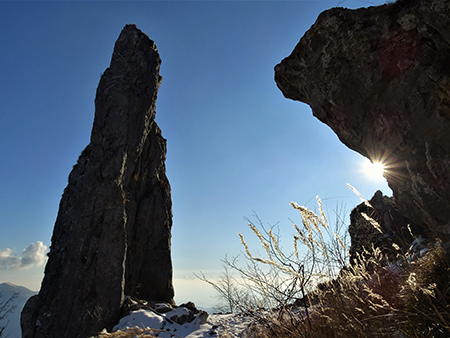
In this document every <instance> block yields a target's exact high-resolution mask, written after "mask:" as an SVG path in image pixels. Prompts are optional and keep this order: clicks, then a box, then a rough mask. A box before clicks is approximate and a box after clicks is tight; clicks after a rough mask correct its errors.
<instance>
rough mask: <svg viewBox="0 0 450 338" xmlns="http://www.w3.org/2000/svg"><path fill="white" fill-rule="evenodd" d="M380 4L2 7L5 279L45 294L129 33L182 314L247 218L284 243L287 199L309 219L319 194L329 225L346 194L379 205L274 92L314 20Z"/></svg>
mask: <svg viewBox="0 0 450 338" xmlns="http://www.w3.org/2000/svg"><path fill="white" fill-rule="evenodd" d="M381 3H383V1H379V0H377V1H371V2H369V1H339V0H335V1H317V0H316V1H261V2H260V1H247V2H239V1H229V2H219V1H209V2H208V1H203V2H190V1H181V2H175V1H164V2H156V1H149V2H143V1H142V2H131V1H127V2H120V1H116V2H89V1H86V2H69V1H67V2H66V1H64V2H40V1H34V2H21V1H19V2H13V1H11V2H9V1H0V31H1V32H2V34H1V35H0V45H1V46H2V53H1V54H0V74H1V77H0V102H1V104H0V116H1V123H0V158H1V161H0V177H1V179H0V191H1V194H0V213H1V215H2V217H1V219H0V227H1V232H2V236H0V282H2V281H9V282H13V283H15V284H20V285H24V286H26V287H29V288H31V289H33V290H37V289H38V288H39V286H40V281H41V279H42V276H43V266H42V265H41V263H42V260H39V259H40V258H41V257H40V256H39V255H41V254H42V253H43V252H44V251H43V250H44V246H47V247H49V246H50V238H51V234H52V229H53V225H54V222H55V219H56V214H57V211H58V205H59V200H60V198H61V194H62V192H63V189H64V187H65V186H66V184H67V177H68V174H69V172H70V171H71V169H72V166H73V165H74V164H75V163H76V161H77V158H78V156H79V154H80V153H81V151H82V150H83V149H84V147H85V146H86V145H87V144H88V143H89V136H90V131H91V127H92V123H93V118H94V97H95V90H96V87H97V84H98V81H99V79H100V75H101V74H102V73H103V71H104V70H105V69H106V68H107V67H108V65H109V62H110V58H111V54H112V50H113V46H114V42H115V40H116V39H117V37H118V35H119V33H120V31H121V29H122V28H123V26H124V25H125V24H127V23H135V24H136V25H137V26H138V28H140V29H141V30H142V31H144V32H145V33H146V34H147V35H148V36H149V37H150V38H151V39H152V40H154V41H155V43H156V45H157V47H158V50H159V53H160V55H161V58H162V66H161V75H162V77H163V82H162V84H161V87H160V90H159V94H158V101H157V115H156V119H157V122H158V124H159V126H160V127H161V129H162V133H163V136H164V137H165V138H166V139H167V140H168V141H167V142H168V154H167V162H166V168H167V176H168V178H169V180H170V183H171V186H172V199H173V214H174V218H173V221H174V223H173V231H172V235H173V240H172V250H173V263H174V272H175V277H176V283H175V286H176V290H175V291H176V293H177V296H176V297H177V298H176V300H177V302H181V301H186V300H188V299H187V298H191V300H193V301H194V302H196V299H195V297H203V299H201V300H197V302H198V303H200V304H203V305H210V304H209V303H210V302H213V301H212V300H210V299H209V298H207V297H206V296H205V292H204V291H201V290H202V289H203V290H204V288H207V286H206V285H203V284H202V283H201V282H199V281H192V280H191V278H192V277H193V272H195V273H198V272H200V271H203V272H204V273H205V274H206V275H207V276H208V275H210V276H214V275H215V274H219V273H220V272H221V262H220V260H221V259H222V258H223V257H224V256H225V255H226V254H228V255H229V256H235V255H238V254H239V253H240V252H241V250H242V248H241V246H240V243H239V237H238V232H242V233H243V234H244V235H246V236H247V237H248V236H250V233H249V231H248V230H247V228H246V220H245V217H248V218H252V217H253V216H252V215H253V213H254V212H255V213H257V214H258V216H259V217H260V218H261V219H262V220H263V221H264V222H266V223H267V224H275V223H277V222H279V226H280V227H281V234H282V240H283V239H285V240H286V243H287V244H286V246H288V245H289V243H290V242H291V238H290V235H291V234H292V230H291V229H292V225H291V222H290V221H289V218H291V219H293V220H294V221H295V220H299V216H298V215H297V213H296V212H295V210H293V209H292V208H291V207H290V206H289V202H290V201H296V202H297V203H299V204H303V205H305V204H306V205H307V206H309V207H311V208H314V207H315V196H316V195H319V196H320V197H321V198H322V199H323V200H324V205H325V208H326V209H327V212H328V213H330V214H333V211H334V209H335V207H336V205H337V204H345V205H346V208H347V209H348V212H349V211H350V210H351V208H353V207H354V206H356V205H357V204H358V203H359V199H358V197H357V196H355V195H354V194H353V193H352V192H351V191H350V190H349V189H348V188H347V186H346V183H351V184H352V185H353V186H355V187H356V188H357V189H358V190H359V191H360V192H361V193H362V194H363V195H364V196H365V197H367V198H370V197H371V196H372V195H373V193H374V192H375V191H376V190H377V189H380V190H382V191H383V192H384V193H385V194H387V195H390V194H391V191H390V189H389V188H388V187H387V185H386V183H385V181H384V180H374V179H372V178H370V177H368V176H367V175H366V174H365V172H364V171H363V170H362V168H363V162H364V159H363V157H362V156H360V155H359V154H357V153H355V152H353V151H351V150H349V149H347V148H346V147H345V146H344V145H342V144H341V143H340V141H339V140H338V138H337V137H336V135H335V134H334V133H333V132H332V130H331V129H330V128H328V127H327V126H326V125H324V124H322V123H321V122H320V121H319V120H317V119H316V118H314V117H313V116H312V112H311V110H310V108H309V107H308V106H307V105H305V104H302V103H299V102H293V101H291V100H287V99H285V98H284V97H283V95H282V94H281V92H280V91H279V90H278V88H277V87H276V84H275V82H274V80H273V75H274V74H273V67H274V66H275V65H276V64H277V63H279V62H280V61H281V60H282V59H283V58H284V57H286V56H288V55H289V54H290V53H291V51H292V50H293V48H294V47H295V45H296V44H297V42H298V41H299V39H300V38H301V37H302V36H303V34H304V33H305V31H306V30H307V29H309V27H310V26H311V25H312V24H313V23H314V21H315V20H316V18H317V16H318V15H319V13H320V12H322V11H323V10H325V9H328V8H331V7H335V6H338V5H339V6H345V7H349V8H356V7H361V6H369V5H376V4H381ZM39 241H40V242H42V243H39ZM25 249H27V250H28V251H26V252H25V253H23V252H22V251H23V250H25ZM33 253H35V254H36V257H35V260H33V259H32V258H33V257H32V255H33ZM38 256H39V257H38ZM30 257H31V258H30ZM199 290H200V291H199ZM191 295H192V297H191ZM208 297H209V294H208Z"/></svg>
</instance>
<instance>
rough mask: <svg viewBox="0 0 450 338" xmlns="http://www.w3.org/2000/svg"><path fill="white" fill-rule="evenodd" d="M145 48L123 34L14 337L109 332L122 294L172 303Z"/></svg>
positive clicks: (127, 30)
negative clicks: (40, 275) (37, 283)
mask: <svg viewBox="0 0 450 338" xmlns="http://www.w3.org/2000/svg"><path fill="white" fill-rule="evenodd" d="M160 64H161V60H160V57H159V54H158V50H157V48H156V46H155V43H154V42H153V41H151V40H150V39H149V38H148V37H147V35H145V34H144V33H142V32H141V31H140V30H139V29H137V28H136V26H135V25H127V26H125V27H124V29H123V31H122V32H121V34H120V36H119V38H118V40H117V41H116V43H115V46H114V52H113V55H112V58H111V64H110V67H109V68H108V69H106V71H105V72H104V74H103V75H102V77H101V79H100V82H99V85H98V88H97V93H96V98H95V119H94V125H93V128H92V133H91V141H90V144H89V145H88V146H87V147H86V149H85V150H84V151H83V152H82V154H81V155H80V157H79V159H78V162H77V164H76V165H75V166H74V167H73V170H72V172H71V173H70V175H69V182H68V185H67V187H66V188H65V190H64V194H63V196H62V199H61V202H60V206H59V212H58V216H57V219H56V223H55V227H54V230H53V236H52V244H51V249H50V252H49V255H48V256H49V259H48V262H47V265H46V267H45V277H44V280H43V282H42V286H41V290H40V291H39V294H38V295H37V296H35V297H33V298H32V299H31V300H30V301H29V302H28V303H27V304H26V305H25V307H24V309H23V312H22V320H21V326H22V332H23V337H24V338H31V337H36V338H38V337H39V338H40V337H55V338H56V337H65V338H72V337H73V338H75V337H77V338H85V337H89V336H90V335H91V334H94V333H96V332H100V331H101V330H102V329H104V328H106V329H111V328H112V327H113V325H114V324H116V322H117V321H118V320H119V317H120V310H121V306H122V304H123V301H124V298H125V297H124V295H129V296H132V297H136V298H139V299H144V300H148V301H151V300H160V301H164V302H167V303H170V304H172V303H173V296H174V291H173V286H172V263H171V255H170V239H171V226H172V206H171V191H170V185H169V182H168V179H167V177H166V174H165V158H166V140H165V139H164V138H163V137H162V135H161V130H160V129H159V127H158V125H157V124H156V122H155V102H156V96H157V92H158V87H159V85H160V82H161V76H160V75H159V68H160Z"/></svg>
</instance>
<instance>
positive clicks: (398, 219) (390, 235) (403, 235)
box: [348, 191, 425, 263]
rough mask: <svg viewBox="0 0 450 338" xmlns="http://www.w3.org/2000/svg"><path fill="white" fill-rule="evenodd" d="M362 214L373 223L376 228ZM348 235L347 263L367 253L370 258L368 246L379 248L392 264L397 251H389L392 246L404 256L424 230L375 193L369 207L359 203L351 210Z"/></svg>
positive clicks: (390, 201)
mask: <svg viewBox="0 0 450 338" xmlns="http://www.w3.org/2000/svg"><path fill="white" fill-rule="evenodd" d="M363 214H365V215H367V216H368V217H370V218H371V219H373V220H375V221H376V222H377V223H378V226H379V229H377V228H375V227H374V226H373V225H372V224H371V223H370V221H368V220H367V219H366V218H365V217H364V216H363ZM348 232H349V234H350V238H351V246H350V262H351V263H353V262H355V260H358V257H361V258H364V257H365V256H366V255H367V254H366V252H367V251H368V256H370V254H371V251H372V246H373V247H374V248H378V249H380V250H381V252H382V253H383V256H384V257H388V258H393V259H390V261H394V259H395V257H396V255H397V251H396V250H395V249H394V248H393V246H392V244H393V243H394V244H396V245H397V246H398V247H399V248H400V250H401V251H402V253H403V254H404V253H406V252H407V251H408V250H409V249H410V246H411V243H412V242H413V241H414V240H415V239H416V238H419V237H420V236H423V235H425V230H424V229H423V228H422V227H420V226H418V225H417V224H415V223H414V222H412V221H411V220H410V219H408V218H406V217H404V216H403V215H402V214H401V213H400V212H399V211H398V210H397V208H396V207H395V204H394V201H393V199H392V198H391V197H387V196H384V195H383V194H382V193H381V191H377V192H376V193H375V195H374V196H373V197H372V199H371V200H370V201H369V205H367V204H366V203H361V204H360V205H358V206H357V207H356V208H354V209H353V210H352V212H351V214H350V226H349V227H348ZM364 249H366V250H364Z"/></svg>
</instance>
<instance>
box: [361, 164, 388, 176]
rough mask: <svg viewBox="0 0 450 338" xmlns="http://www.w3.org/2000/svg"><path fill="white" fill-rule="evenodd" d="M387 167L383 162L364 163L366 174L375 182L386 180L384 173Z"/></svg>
mask: <svg viewBox="0 0 450 338" xmlns="http://www.w3.org/2000/svg"><path fill="white" fill-rule="evenodd" d="M385 169H386V167H385V165H384V164H383V162H378V161H373V162H371V161H370V160H366V161H365V162H364V172H365V174H366V175H367V176H368V177H370V178H371V179H373V180H381V179H384V177H383V173H384V171H385Z"/></svg>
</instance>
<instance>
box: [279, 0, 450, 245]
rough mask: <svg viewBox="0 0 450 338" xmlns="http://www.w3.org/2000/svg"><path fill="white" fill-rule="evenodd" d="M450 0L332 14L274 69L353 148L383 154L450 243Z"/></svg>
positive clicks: (420, 220)
mask: <svg viewBox="0 0 450 338" xmlns="http://www.w3.org/2000/svg"><path fill="white" fill-rule="evenodd" d="M449 15H450V1H448V0H410V1H400V0H399V1H397V2H395V3H393V4H388V5H383V6H379V7H370V8H362V9H358V10H348V9H342V8H334V9H330V10H328V11H325V12H323V13H322V14H320V16H319V17H318V19H317V21H316V23H315V24H314V25H313V26H312V27H311V29H310V30H309V31H308V32H306V34H305V35H304V36H303V37H302V38H301V40H300V42H299V43H298V44H297V46H296V47H295V49H294V51H293V52H292V54H291V55H290V56H289V57H287V58H286V59H284V60H283V61H282V62H281V63H280V64H279V65H277V66H276V67H275V81H276V83H277V85H278V87H279V88H280V89H281V91H282V92H283V94H284V95H285V96H286V97H287V98H290V99H293V100H298V101H302V102H305V103H307V104H309V105H310V106H311V108H312V110H313V114H314V116H316V117H317V118H318V119H319V120H320V121H322V122H324V123H326V124H327V125H328V126H330V127H331V128H332V129H333V131H334V132H335V133H336V134H337V135H338V137H339V139H340V140H341V141H342V142H343V143H344V144H346V145H347V146H348V147H349V148H351V149H353V150H355V151H357V152H359V153H361V154H362V155H364V156H366V157H368V158H370V159H371V160H374V161H377V160H381V161H383V162H384V163H385V165H386V167H387V170H386V172H385V177H386V179H387V181H388V183H389V186H390V187H391V189H392V191H393V193H394V198H395V203H396V205H397V206H398V207H399V209H400V210H401V211H402V213H403V214H404V215H405V216H407V217H409V218H410V219H412V220H413V221H414V222H416V223H417V224H419V225H423V226H425V227H426V228H427V229H428V230H429V231H431V232H432V233H434V234H435V235H437V236H439V237H440V238H442V239H444V240H445V241H447V242H448V241H450V221H449V220H450V57H449V55H450V30H449V27H450V18H449Z"/></svg>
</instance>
